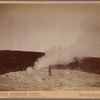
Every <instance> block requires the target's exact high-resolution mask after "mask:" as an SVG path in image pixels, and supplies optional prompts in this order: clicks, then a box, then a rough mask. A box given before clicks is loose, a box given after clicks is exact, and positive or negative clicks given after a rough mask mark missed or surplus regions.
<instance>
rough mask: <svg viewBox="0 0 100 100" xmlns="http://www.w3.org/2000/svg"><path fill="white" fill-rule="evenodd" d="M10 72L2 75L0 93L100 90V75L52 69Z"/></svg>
mask: <svg viewBox="0 0 100 100" xmlns="http://www.w3.org/2000/svg"><path fill="white" fill-rule="evenodd" d="M51 71H52V76H48V70H47V69H42V70H32V69H31V68H28V70H26V71H18V72H10V73H7V74H5V75H0V91H59V90H65V91H66V90H100V75H97V74H93V73H86V72H81V71H74V70H57V69H52V70H51Z"/></svg>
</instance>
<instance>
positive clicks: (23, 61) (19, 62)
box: [0, 50, 45, 74]
mask: <svg viewBox="0 0 100 100" xmlns="http://www.w3.org/2000/svg"><path fill="white" fill-rule="evenodd" d="M43 55H45V53H41V52H27V51H10V50H0V74H5V73H7V72H12V71H20V70H25V69H26V68H27V67H32V66H34V63H35V61H36V60H37V59H38V58H39V57H41V56H43Z"/></svg>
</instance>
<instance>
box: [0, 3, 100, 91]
mask: <svg viewBox="0 0 100 100" xmlns="http://www.w3.org/2000/svg"><path fill="white" fill-rule="evenodd" d="M99 90H100V3H31V4H29V3H28V4H27V3H25V4H23V3H21V4H20V3H19V4H16V3H15V4H12V3H11V4H0V91H45V92H46V91H99Z"/></svg>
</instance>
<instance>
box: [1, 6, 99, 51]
mask: <svg viewBox="0 0 100 100" xmlns="http://www.w3.org/2000/svg"><path fill="white" fill-rule="evenodd" d="M91 33H92V34H93V35H91ZM84 34H87V35H84ZM88 34H89V35H88ZM95 34H100V4H0V50H24V51H46V50H48V49H50V48H52V47H55V46H56V47H61V48H66V47H68V46H69V45H71V44H72V43H74V42H76V41H77V40H79V38H80V37H82V38H86V37H87V40H88V38H90V37H92V36H93V37H92V40H91V39H90V40H91V41H93V40H94V41H98V42H100V41H99V40H100V39H99V37H98V36H97V38H98V40H96V38H94V36H95ZM99 36H100V35H99ZM80 40H81V39H80ZM80 40H79V41H80ZM83 40H84V39H83ZM84 41H85V40H84ZM91 41H90V42H89V43H91ZM85 43H86V41H85ZM88 45H91V44H88ZM88 45H86V46H87V47H88ZM92 45H93V46H95V42H92ZM84 47H85V46H84ZM99 48H100V47H97V48H96V49H98V50H100V49H99Z"/></svg>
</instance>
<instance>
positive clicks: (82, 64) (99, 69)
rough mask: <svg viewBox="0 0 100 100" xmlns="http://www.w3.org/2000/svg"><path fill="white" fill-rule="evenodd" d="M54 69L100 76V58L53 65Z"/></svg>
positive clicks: (88, 58)
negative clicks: (78, 71)
mask: <svg viewBox="0 0 100 100" xmlns="http://www.w3.org/2000/svg"><path fill="white" fill-rule="evenodd" d="M53 68H57V69H71V70H80V71H84V72H90V73H95V74H100V58H95V57H86V58H83V59H81V60H80V59H78V58H76V59H75V60H74V61H73V62H71V63H69V64H65V65H60V64H59V65H53Z"/></svg>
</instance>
